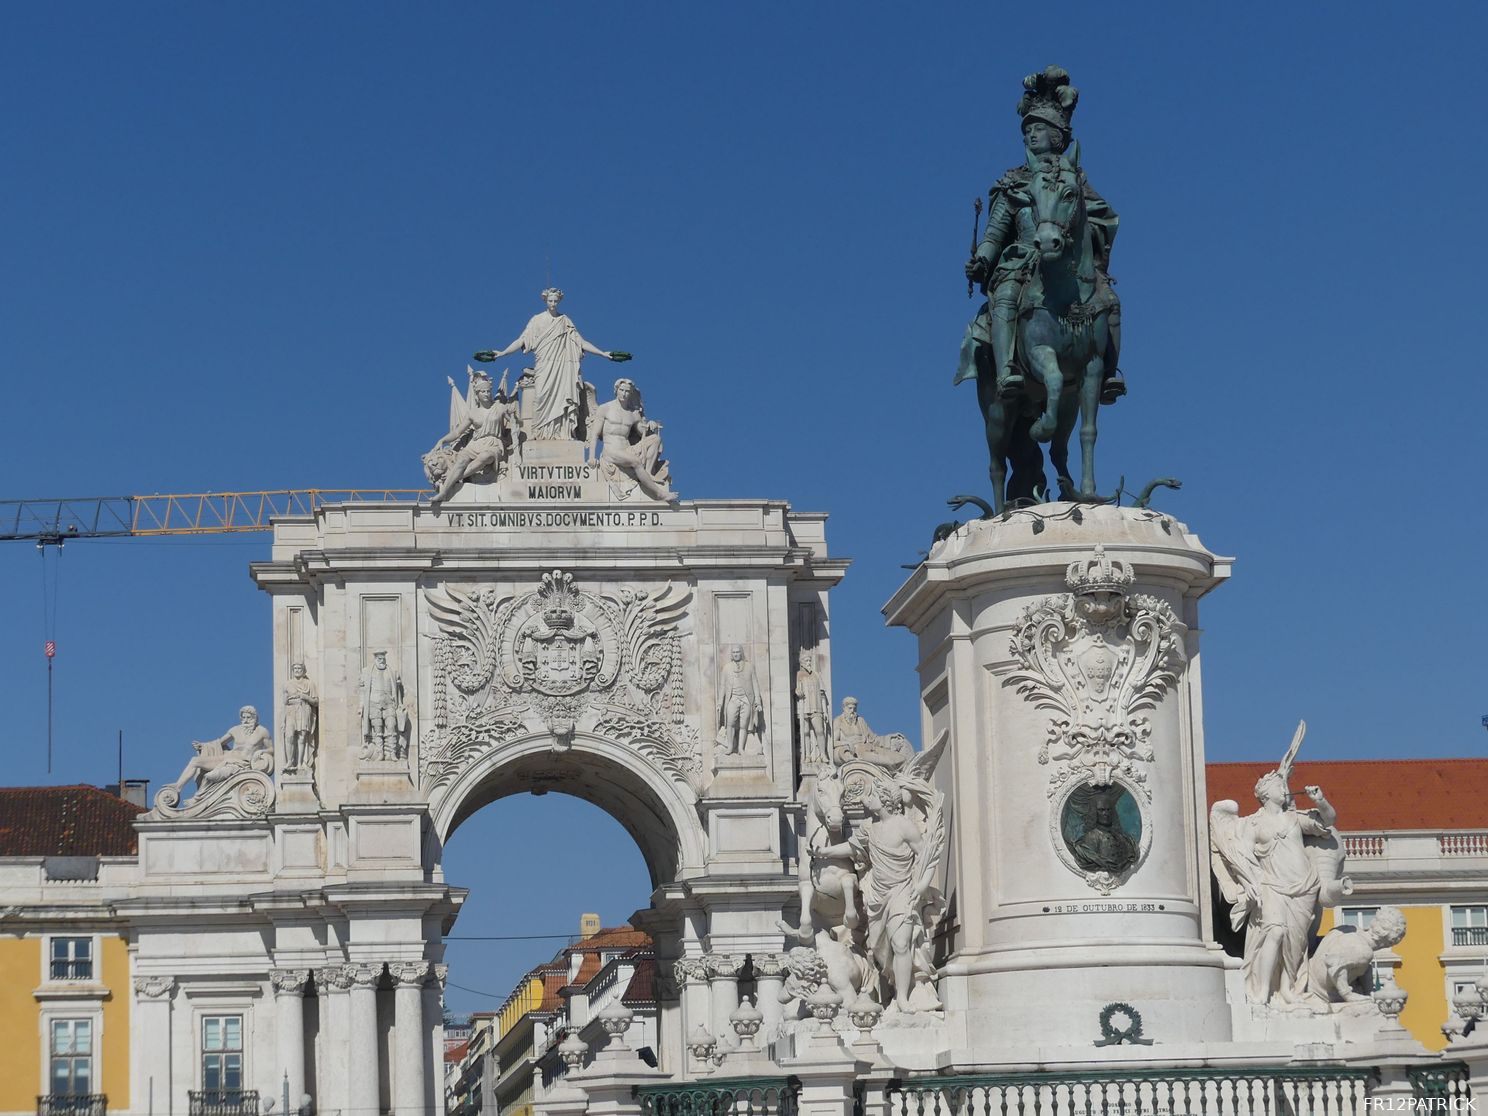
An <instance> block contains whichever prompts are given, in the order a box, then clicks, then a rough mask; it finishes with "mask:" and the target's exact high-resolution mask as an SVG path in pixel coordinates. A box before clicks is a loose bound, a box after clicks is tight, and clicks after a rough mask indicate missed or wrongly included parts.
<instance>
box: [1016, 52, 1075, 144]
mask: <svg viewBox="0 0 1488 1116" xmlns="http://www.w3.org/2000/svg"><path fill="white" fill-rule="evenodd" d="M1079 101H1080V91H1079V90H1078V89H1076V88H1075V87H1074V86H1073V85H1071V84H1070V76H1069V74H1068V73H1067V72H1066V71H1064V70H1062V69H1060V68H1059V67H1058V66H1045V67H1044V70H1043V72H1042V73H1037V74H1029V75H1028V76H1027V77H1026V78H1024V79H1023V96H1022V97H1020V98H1019V99H1018V116H1019V117H1020V118H1022V120H1023V121H1024V122H1025V123H1026V122H1027V121H1029V120H1042V121H1043V122H1044V123H1045V124H1052V125H1053V126H1054V127H1056V128H1058V129H1059V130H1060V131H1061V132H1063V133H1064V134H1065V135H1069V134H1070V120H1071V118H1072V117H1073V116H1074V115H1075V105H1077V104H1078V103H1079Z"/></svg>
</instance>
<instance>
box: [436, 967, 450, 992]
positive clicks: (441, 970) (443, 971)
mask: <svg viewBox="0 0 1488 1116" xmlns="http://www.w3.org/2000/svg"><path fill="white" fill-rule="evenodd" d="M434 979H435V980H437V981H438V982H439V994H440V995H441V996H442V995H444V982H445V981H447V980H449V966H448V965H446V964H445V963H444V962H443V961H440V962H438V963H437V964H436V965H435V966H434Z"/></svg>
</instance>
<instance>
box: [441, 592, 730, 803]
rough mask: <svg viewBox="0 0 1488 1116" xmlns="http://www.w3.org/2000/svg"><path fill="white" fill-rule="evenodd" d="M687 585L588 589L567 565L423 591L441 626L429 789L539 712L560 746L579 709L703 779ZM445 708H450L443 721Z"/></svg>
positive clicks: (666, 765) (605, 729)
mask: <svg viewBox="0 0 1488 1116" xmlns="http://www.w3.org/2000/svg"><path fill="white" fill-rule="evenodd" d="M691 597H692V593H691V590H689V589H687V588H686V587H678V586H675V585H673V584H671V583H668V584H666V585H665V586H663V587H662V589H661V590H660V591H659V592H656V593H652V592H651V591H648V590H644V589H629V588H626V589H621V590H619V591H618V592H617V593H616V594H614V595H601V594H597V593H592V592H588V591H586V590H584V589H581V588H579V587H577V586H575V585H574V579H573V575H572V574H570V573H565V572H564V571H562V570H554V571H553V572H552V573H547V574H544V575H543V577H542V583H541V585H539V587H538V588H537V589H536V590H535V591H533V592H530V593H526V594H522V595H518V596H508V597H502V596H499V595H498V594H497V592H496V591H495V590H494V589H481V590H477V591H475V592H471V593H468V594H467V593H463V592H461V591H460V590H458V589H456V588H454V587H446V588H444V589H436V590H433V591H431V592H430V593H429V594H428V597H427V601H428V605H429V614H430V616H431V617H432V618H433V620H434V623H435V625H436V627H437V628H438V629H439V631H440V633H441V635H440V637H439V638H437V639H436V643H435V651H434V656H433V658H434V689H435V697H434V707H435V726H434V728H433V729H432V730H431V731H430V732H429V733H428V734H426V736H425V738H424V745H423V748H422V749H421V755H422V760H421V768H422V770H421V776H422V781H423V784H424V787H425V789H426V790H427V791H429V792H431V793H432V792H433V791H434V790H436V789H438V788H439V787H442V786H444V785H445V784H446V783H448V782H450V781H452V780H453V779H454V777H455V775H456V774H457V773H458V772H459V771H460V770H462V769H464V768H465V767H466V766H468V765H469V764H470V763H471V762H473V761H474V760H475V759H476V758H477V757H478V756H480V755H482V754H484V753H485V752H486V751H487V750H489V749H491V748H495V747H499V746H500V745H501V744H503V743H505V742H506V741H508V740H512V739H514V738H516V737H518V736H521V735H523V734H524V733H526V732H529V731H540V730H539V729H538V728H537V725H538V724H541V726H542V727H544V728H546V730H547V731H548V732H551V733H552V734H553V738H554V748H555V750H558V751H562V750H564V749H566V748H568V747H569V746H571V744H572V742H573V734H574V732H575V730H576V728H577V727H578V725H579V723H580V721H584V720H591V719H592V728H593V730H594V731H595V732H598V733H601V734H604V735H606V736H609V737H610V738H612V739H614V740H617V741H619V742H620V743H623V744H628V745H630V746H632V747H634V748H635V749H636V750H637V751H639V752H641V753H642V754H643V755H645V756H646V757H647V758H648V759H650V760H651V761H652V762H653V763H655V764H656V765H657V766H658V767H659V768H661V769H662V770H663V771H664V772H666V773H667V774H668V775H669V776H671V777H672V778H674V779H677V780H678V781H681V782H685V783H688V784H690V785H693V786H694V787H696V785H697V781H698V779H699V777H700V774H701V770H702V764H701V760H700V758H699V755H698V751H699V749H698V731H697V727H696V725H694V724H692V723H691V722H690V721H689V719H688V717H687V715H686V710H685V703H684V694H683V689H682V646H681V634H680V632H679V630H678V628H679V625H680V623H681V621H682V619H683V617H684V616H685V614H686V608H687V604H688V602H689V601H690V600H691ZM441 716H442V717H443V720H442V721H441Z"/></svg>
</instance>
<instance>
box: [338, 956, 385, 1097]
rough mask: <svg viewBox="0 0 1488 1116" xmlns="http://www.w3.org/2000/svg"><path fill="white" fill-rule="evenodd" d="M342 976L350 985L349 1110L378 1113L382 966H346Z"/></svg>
mask: <svg viewBox="0 0 1488 1116" xmlns="http://www.w3.org/2000/svg"><path fill="white" fill-rule="evenodd" d="M342 972H344V973H345V975H346V978H347V979H348V980H349V981H350V983H351V996H350V999H351V1020H350V1024H349V1026H348V1027H347V1038H348V1040H349V1041H348V1044H347V1045H348V1049H347V1058H346V1070H347V1074H348V1075H349V1079H350V1080H349V1086H350V1087H349V1088H348V1089H347V1098H346V1100H347V1108H349V1109H350V1110H351V1112H352V1114H353V1116H368V1114H374V1116H375V1113H377V1111H378V1108H379V1106H378V1096H377V1092H378V1088H377V1079H378V1062H379V1059H378V1057H377V981H378V979H379V978H381V976H382V966H381V965H380V964H378V965H368V964H359V965H346V966H344V967H343V969H342Z"/></svg>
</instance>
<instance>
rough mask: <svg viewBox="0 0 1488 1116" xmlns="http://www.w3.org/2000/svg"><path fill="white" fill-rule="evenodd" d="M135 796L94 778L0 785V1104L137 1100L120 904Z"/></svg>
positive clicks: (5, 1109)
mask: <svg viewBox="0 0 1488 1116" xmlns="http://www.w3.org/2000/svg"><path fill="white" fill-rule="evenodd" d="M138 813H139V807H138V805H137V804H132V803H129V802H126V801H124V800H121V799H120V798H118V797H117V796H115V795H111V794H107V793H105V792H104V791H102V790H99V789H98V788H96V787H41V788H0V1114H5V1116H10V1114H20V1113H26V1114H28V1116H29V1114H33V1113H41V1114H42V1116H46V1114H47V1113H57V1114H62V1113H66V1114H67V1116H102V1114H103V1113H105V1112H109V1111H112V1112H124V1111H126V1110H130V1109H131V1108H132V1106H133V1100H134V1098H133V1095H132V1093H131V1084H132V1083H131V1074H130V1065H131V1060H132V1053H133V1051H132V1044H133V1042H134V1040H135V1037H136V1036H134V1035H133V1033H132V1027H131V1023H132V1019H131V1015H132V1004H133V1000H134V989H133V978H132V971H131V958H130V948H129V938H128V934H129V931H128V927H127V925H126V924H125V922H124V920H123V919H121V918H120V917H119V915H118V914H116V912H115V905H116V903H117V902H118V901H119V900H121V899H125V898H127V897H128V895H129V889H130V882H131V881H132V879H133V875H134V870H135V855H134V850H135V844H134V842H135V837H134V831H133V828H132V823H133V819H134V817H135V816H136V815H137V814H138Z"/></svg>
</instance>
